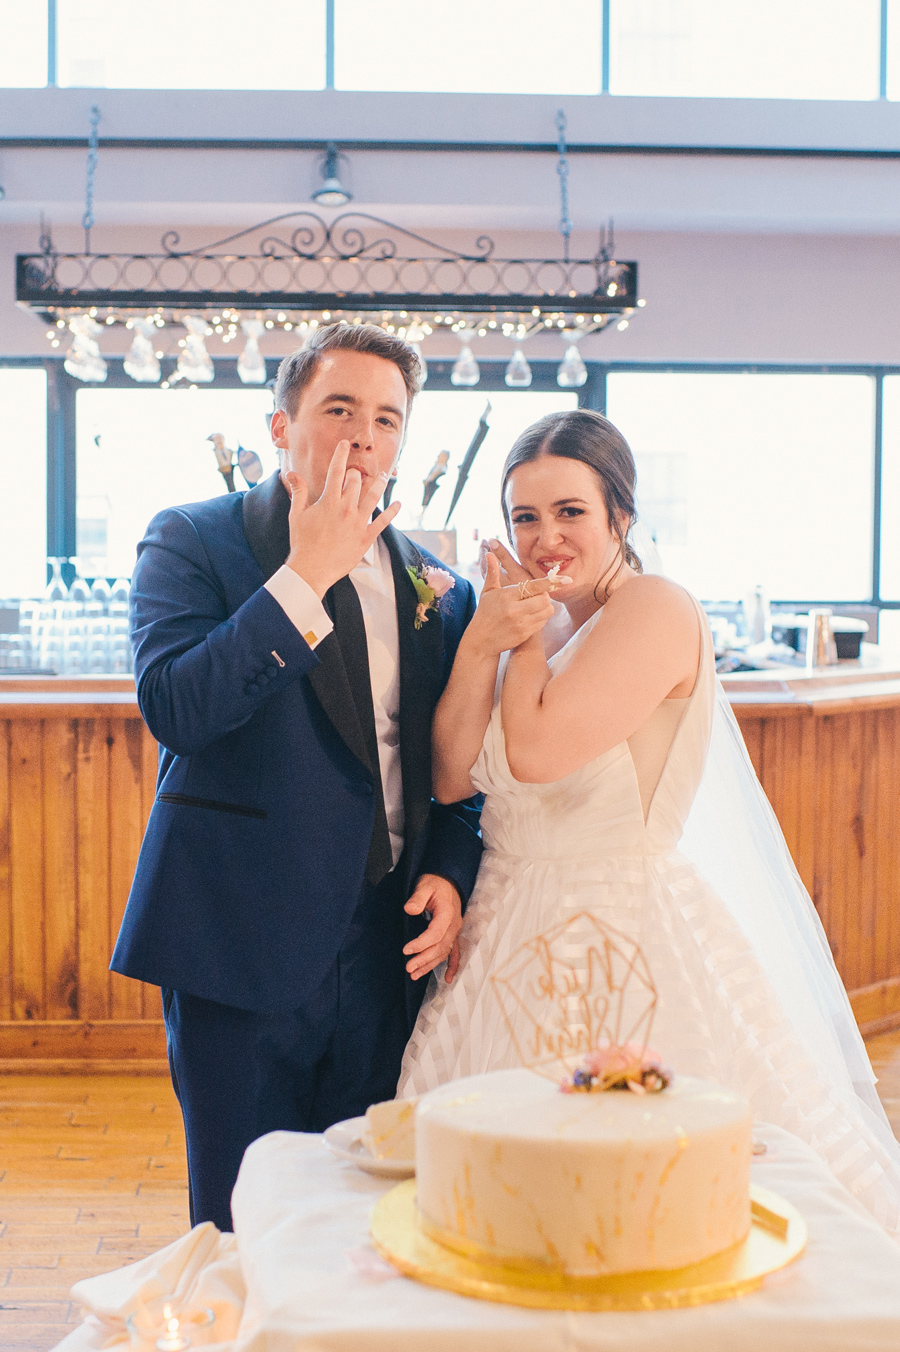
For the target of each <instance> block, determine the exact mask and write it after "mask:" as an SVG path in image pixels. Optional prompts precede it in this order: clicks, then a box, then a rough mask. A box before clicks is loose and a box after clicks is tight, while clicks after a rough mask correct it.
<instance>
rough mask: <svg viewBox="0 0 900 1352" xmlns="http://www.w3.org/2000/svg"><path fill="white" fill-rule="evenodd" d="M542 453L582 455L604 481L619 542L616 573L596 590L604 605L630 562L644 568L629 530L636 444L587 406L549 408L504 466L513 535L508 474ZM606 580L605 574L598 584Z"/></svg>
mask: <svg viewBox="0 0 900 1352" xmlns="http://www.w3.org/2000/svg"><path fill="white" fill-rule="evenodd" d="M543 455H558V456H560V458H561V459H564V460H580V461H581V463H582V464H583V465H587V466H588V468H589V469H592V470H593V471H594V473H595V474H596V476H597V478H598V480H599V482H600V491H601V493H602V494H603V501H604V502H605V504H606V515H607V518H608V520H609V527H610V530H611V531H612V532H613V534H614V535H615V536H616V537H617V539H618V541H619V546H620V549H619V560H618V563H617V565H616V569H615V572H614V573H613V575H612V577H611V578H610V579H609V581H608V582H607V583H606V585H605V586H604V588H603V591H602V593H601V595H599V596H597V588H596V587H595V589H594V595H595V596H596V599H597V601H598V602H599V603H600V604H601V605H603V604H604V602H605V601H606V600H607V599H608V597H609V589H610V587H611V586H612V584H613V582H615V580H616V578H617V577H618V576H619V573H620V572H621V571H622V568H623V566H624V565H625V564H627V565H628V566H629V567H630V568H633V569H634V571H635V572H636V573H641V572H643V566H642V564H641V561H640V559H639V558H638V556H637V554H636V553H635V552H634V549H633V548H632V546H631V543H630V542H629V539H628V533H629V531H630V530H631V527H632V526H633V525H634V522H635V519H636V517H637V510H636V508H635V503H634V490H635V484H636V482H637V471H636V469H635V465H634V457H633V455H632V454H631V447H630V446H629V445H628V442H627V441H626V440H625V438H624V437H623V436H622V433H621V432H620V431H619V429H618V428H617V427H613V425H612V423H611V422H610V421H609V419H608V418H604V416H603V414H602V413H595V412H594V411H593V410H592V409H588V408H573V409H569V410H567V411H566V412H565V413H548V414H547V416H546V417H544V418H540V419H539V420H538V421H537V422H536V423H532V425H531V427H527V428H526V429H525V431H524V432H523V433H522V435H521V436H520V437H519V438H518V440H517V441H516V442H515V444H514V445H513V448H512V450H511V451H510V453H509V455H508V456H507V457H506V463H505V465H504V466H503V483H502V485H501V489H500V494H501V504H502V507H503V517H504V520H505V521H506V530H507V534H508V535H509V537H510V540H511V539H512V522H511V520H510V516H509V510H508V508H507V506H506V485H507V483H508V482H509V476H510V475H511V474H512V472H513V470H515V469H518V467H519V466H520V465H526V464H529V463H530V462H531V461H532V460H538V459H540V457H541V456H543ZM621 515H624V516H625V517H626V519H627V522H628V524H627V526H626V527H625V529H624V530H623V529H622V526H621V524H620V521H619V517H620V516H621ZM602 582H603V578H600V579H599V581H598V583H597V587H599V586H600V584H601V583H602Z"/></svg>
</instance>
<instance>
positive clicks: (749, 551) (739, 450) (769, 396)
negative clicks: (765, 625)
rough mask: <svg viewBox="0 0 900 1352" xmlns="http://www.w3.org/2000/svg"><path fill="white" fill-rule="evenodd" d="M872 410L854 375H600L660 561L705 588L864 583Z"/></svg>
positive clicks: (795, 593)
mask: <svg viewBox="0 0 900 1352" xmlns="http://www.w3.org/2000/svg"><path fill="white" fill-rule="evenodd" d="M874 409H875V382H874V380H873V378H872V377H870V376H863V375H818V374H815V375H814V374H809V375H807V374H803V375H789V374H777V375H775V374H772V375H769V374H750V373H747V374H726V373H709V374H707V373H702V374H701V373H698V374H693V373H680V372H678V373H674V372H673V373H660V374H651V373H639V374H638V373H635V374H631V373H622V374H616V373H613V374H611V375H610V376H609V379H608V382H607V411H608V413H609V416H610V418H611V419H612V421H613V422H614V423H616V425H617V426H618V427H620V428H621V429H622V431H623V432H624V433H625V435H626V436H627V437H628V440H629V441H630V443H631V446H632V449H633V450H634V453H635V459H636V462H637V467H638V494H639V497H640V499H641V509H642V513H643V514H644V515H645V516H646V519H647V524H648V525H649V526H650V528H651V531H652V532H653V533H654V534H655V536H656V539H657V542H658V546H659V550H660V553H661V555H662V559H663V563H664V565H665V568H666V571H667V572H668V573H669V574H670V575H671V576H673V577H674V578H676V579H677V580H678V581H680V582H683V583H684V585H685V586H687V587H689V588H690V589H691V590H692V591H693V592H695V593H696V594H697V595H698V596H700V597H702V598H703V599H704V600H714V599H720V598H725V597H730V598H739V597H743V596H744V595H746V594H748V593H749V592H750V591H751V590H752V589H753V588H754V587H755V586H756V585H757V584H762V586H763V587H764V588H765V590H766V592H767V593H768V595H769V596H771V597H779V598H791V599H797V600H801V599H805V600H816V599H822V600H824V599H828V600H832V601H845V600H846V601H854V600H856V601H858V600H860V599H862V598H863V597H866V596H869V595H870V594H871V589H872V500H873V458H874V444H875V443H874Z"/></svg>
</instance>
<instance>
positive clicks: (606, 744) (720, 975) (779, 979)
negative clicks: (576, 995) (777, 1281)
mask: <svg viewBox="0 0 900 1352" xmlns="http://www.w3.org/2000/svg"><path fill="white" fill-rule="evenodd" d="M634 490H635V468H634V461H633V459H632V456H631V452H630V450H629V447H628V445H627V443H626V441H625V440H624V438H623V437H622V435H621V433H619V432H618V431H617V430H616V428H615V427H613V425H612V424H611V423H609V422H608V421H607V420H606V419H605V418H603V417H602V416H601V415H600V414H597V413H593V412H589V411H587V410H584V409H578V410H574V411H571V412H566V413H555V414H551V415H549V416H548V417H545V418H542V419H541V420H540V421H539V422H537V423H535V424H534V426H533V427H530V428H528V429H527V431H525V432H524V433H523V434H522V436H521V437H520V438H519V439H518V441H517V442H516V443H515V445H514V446H513V448H512V450H511V451H510V453H509V456H508V458H507V461H506V465H505V467H504V471H503V482H502V501H503V511H504V515H505V518H506V522H507V528H508V531H509V535H510V540H511V542H512V544H513V546H514V548H515V552H516V555H517V556H518V558H515V557H513V555H512V554H511V553H510V552H509V551H507V550H506V549H505V548H504V547H503V546H502V545H501V544H500V543H499V542H498V541H491V548H490V552H489V553H487V555H486V556H485V561H484V562H485V569H486V573H485V583H484V590H483V592H482V595H481V599H480V602H479V605H478V610H477V612H476V614H475V617H474V618H473V620H472V622H471V624H470V625H469V628H468V629H467V631H466V634H465V637H464V638H463V640H462V642H461V643H460V646H459V651H458V654H457V657H456V662H455V665H454V668H453V672H452V675H451V677H450V680H449V682H448V684H447V687H446V690H445V692H444V695H443V697H442V699H441V701H440V704H439V706H438V709H437V713H436V717H435V722H434V731H433V743H434V792H435V796H436V797H437V798H438V799H439V800H440V801H442V802H454V801H457V800H459V799H462V798H466V797H469V796H470V795H471V794H472V793H474V792H480V793H483V794H485V805H484V810H483V812H482V819H481V820H482V831H483V836H484V845H485V851H484V856H483V860H482V865H481V869H480V872H479V876H478V881H477V884H476V887H475V891H474V893H473V895H472V898H471V900H470V902H469V905H468V909H467V911H466V915H465V919H464V921H463V927H462V930H461V931H460V935H459V942H458V946H455V947H454V951H453V952H452V953H451V955H450V958H449V960H448V963H447V967H446V970H445V973H444V980H442V981H438V980H437V978H436V976H434V975H433V976H432V977H431V980H430V985H429V990H428V993H427V995H426V998H425V1001H424V1003H423V1006H422V1010H421V1013H420V1015H419V1018H418V1021H417V1023H416V1027H415V1029H414V1032H413V1035H412V1038H411V1039H410V1042H409V1045H408V1047H407V1050H406V1055H405V1057H404V1062H403V1069H402V1072H401V1078H400V1084H399V1089H398V1093H399V1095H400V1096H401V1097H409V1096H412V1095H415V1094H418V1093H423V1092H425V1091H426V1090H428V1089H432V1088H434V1087H435V1086H436V1085H438V1084H442V1083H444V1082H445V1081H447V1080H451V1079H456V1078H458V1077H459V1076H463V1075H474V1074H478V1073H480V1072H483V1071H488V1070H498V1069H502V1068H505V1067H510V1066H516V1065H519V1064H521V1059H522V1058H521V1052H520V1050H519V1048H520V1046H521V1045H522V1043H523V1041H524V1040H525V1039H526V1037H527V1026H526V1025H527V1024H528V1019H529V1013H528V1010H527V1008H524V1007H523V1008H520V1009H519V1010H518V1011H517V1012H514V1013H513V1014H512V1015H510V1012H509V1009H508V1008H507V1009H506V1010H504V1007H503V1006H501V1003H500V1001H499V999H498V997H497V994H496V991H495V989H494V986H493V984H492V982H491V977H492V975H494V974H496V973H497V972H498V971H501V970H502V969H504V964H507V963H509V961H510V959H514V958H515V957H516V955H517V954H518V953H520V952H521V950H522V947H523V944H526V943H527V941H528V940H529V939H531V938H533V937H534V936H536V935H538V934H541V933H542V932H546V931H547V930H549V929H550V928H551V927H552V926H555V925H556V926H558V925H559V924H560V922H565V921H566V919H567V918H569V919H571V920H573V921H574V920H575V919H576V918H579V919H583V918H584V916H585V914H587V915H588V916H589V917H594V918H596V920H597V921H598V922H600V923H602V924H603V925H604V926H605V927H608V928H609V929H612V930H613V931H616V932H617V933H618V934H619V935H622V936H625V937H626V938H627V939H628V940H630V941H631V942H633V943H637V944H639V946H640V949H641V951H642V952H643V955H644V958H645V959H646V962H647V965H648V967H649V971H650V973H651V974H652V980H653V985H654V986H655V990H656V995H657V1003H656V1007H655V1019H654V1023H653V1030H652V1034H651V1040H652V1043H653V1046H654V1048H655V1049H656V1050H657V1051H658V1052H659V1053H660V1054H661V1056H662V1057H663V1059H664V1061H665V1062H666V1063H667V1064H668V1065H670V1066H672V1067H673V1068H674V1069H675V1071H676V1072H677V1073H682V1074H689V1075H697V1076H700V1077H702V1078H706V1079H711V1080H715V1081H717V1082H719V1083H721V1084H725V1085H728V1086H729V1087H731V1088H733V1089H736V1090H739V1091H741V1092H742V1093H744V1094H745V1095H746V1096H747V1097H748V1098H749V1099H750V1101H751V1103H752V1106H753V1110H754V1117H755V1118H756V1119H757V1120H760V1121H764V1122H770V1123H775V1124H777V1125H779V1126H782V1127H784V1128H786V1129H787V1130H788V1131H791V1132H793V1133H794V1134H796V1135H797V1136H800V1137H801V1138H803V1139H804V1140H805V1141H807V1142H808V1143H809V1144H810V1145H811V1146H812V1147H813V1148H814V1149H815V1150H816V1151H817V1152H818V1153H819V1154H820V1155H821V1156H822V1157H823V1158H824V1159H825V1160H826V1161H827V1163H828V1164H829V1165H830V1167H831V1169H832V1171H833V1173H834V1174H835V1176H836V1177H837V1178H839V1179H840V1180H841V1181H842V1182H843V1183H844V1184H845V1185H846V1187H847V1188H848V1189H849V1190H850V1191H851V1192H852V1193H853V1194H854V1195H855V1196H856V1197H857V1198H858V1199H859V1200H860V1201H861V1202H862V1203H863V1204H865V1205H866V1206H867V1207H868V1209H869V1210H870V1211H871V1212H872V1213H873V1214H874V1215H875V1216H876V1218H877V1219H878V1220H879V1221H880V1222H881V1224H883V1225H884V1226H885V1227H886V1228H887V1229H888V1230H890V1231H892V1232H894V1233H895V1234H898V1235H900V1146H898V1144H897V1142H896V1141H895V1139H894V1137H893V1135H892V1133H891V1130H890V1127H889V1125H888V1123H887V1119H886V1118H885V1115H884V1112H883V1109H882V1108H881V1106H880V1104H879V1102H878V1098H877V1095H876V1094H875V1091H874V1078H873V1076H872V1072H871V1067H870V1065H869V1062H868V1058H867V1056H866V1052H865V1048H864V1046H863V1043H862V1040H861V1038H860V1036H859V1033H858V1031H857V1029H856V1025H855V1022H854V1020H853V1015H852V1012H851V1010H850V1006H849V1002H848V1000H847V997H846V993H845V992H844V989H843V986H842V985H841V982H840V978H839V977H838V974H837V971H836V969H835V967H834V963H833V961H832V958H831V954H830V951H829V949H828V946H827V942H826V940H825V936H824V933H823V931H822V929H821V926H820V924H819V921H818V918H817V916H816V914H815V911H814V909H813V906H812V903H811V901H810V900H809V897H808V895H807V894H806V892H805V890H804V888H803V885H802V883H801V882H800V879H799V876H798V875H797V873H796V870H795V869H794V866H793V864H792V862H791V860H790V856H789V854H788V852H787V849H786V846H785V844H784V840H783V837H782V836H781V832H780V830H779V828H778V826H777V823H776V821H775V819H774V816H773V814H772V812H771V809H770V808H769V806H768V803H767V802H766V800H765V797H764V795H763V793H762V790H761V789H760V787H759V784H758V782H757V781H756V779H755V776H754V774H753V770H752V767H751V766H750V763H749V760H748V758H747V754H746V751H745V749H744V747H743V742H742V739H741V736H740V733H739V731H738V729H737V725H736V723H735V722H734V719H733V717H732V716H731V713H730V710H729V709H728V707H727V703H726V701H725V699H724V696H723V695H722V694H721V690H720V689H719V687H718V683H717V681H716V677H715V667H714V658H713V650H712V642H711V638H710V634H709V629H708V626H707V624H706V621H705V617H704V615H703V611H702V610H701V608H700V606H699V604H698V602H697V601H695V600H694V599H693V597H691V596H690V595H689V594H688V593H687V592H686V591H684V590H683V589H682V588H681V587H679V586H677V585H675V584H674V583H673V582H671V581H669V580H668V579H666V578H663V577H660V576H654V575H644V574H642V571H641V563H640V561H639V559H638V557H637V555H636V553H635V551H634V549H633V547H632V545H631V543H630V534H631V529H632V527H633V525H634V522H635V515H636V513H635V502H634ZM551 594H552V596H553V600H551ZM554 602H556V603H557V604H554ZM517 1021H518V1026H517Z"/></svg>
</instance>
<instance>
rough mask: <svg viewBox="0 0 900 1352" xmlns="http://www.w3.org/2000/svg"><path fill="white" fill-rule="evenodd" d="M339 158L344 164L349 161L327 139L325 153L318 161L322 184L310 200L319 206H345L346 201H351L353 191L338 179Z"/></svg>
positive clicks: (332, 142)
mask: <svg viewBox="0 0 900 1352" xmlns="http://www.w3.org/2000/svg"><path fill="white" fill-rule="evenodd" d="M341 160H343V161H344V163H345V164H348V163H349V161H348V160H347V156H346V155H342V154H341V153H340V151H339V150H338V148H337V146H336V145H335V143H334V141H329V142H328V145H327V146H326V147H325V154H324V155H323V156H322V158H321V160H320V161H319V167H320V169H321V173H322V179H323V182H322V186H321V188H317V189H316V191H315V192H314V193H313V195H312V200H313V201H314V202H317V203H318V205H319V206H320V207H345V206H346V205H347V203H348V202H352V201H353V193H352V192H350V190H349V188H345V187H344V185H343V183H342V182H341V180H340V176H339V173H338V171H339V169H340V162H341Z"/></svg>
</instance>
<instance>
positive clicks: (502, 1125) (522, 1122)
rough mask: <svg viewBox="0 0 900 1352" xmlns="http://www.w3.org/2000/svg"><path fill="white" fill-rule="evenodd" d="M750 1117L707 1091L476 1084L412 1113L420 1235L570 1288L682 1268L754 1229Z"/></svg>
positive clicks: (531, 1081)
mask: <svg viewBox="0 0 900 1352" xmlns="http://www.w3.org/2000/svg"><path fill="white" fill-rule="evenodd" d="M750 1156H751V1115H750V1106H749V1104H748V1103H747V1101H746V1100H745V1099H743V1098H741V1097H740V1095H738V1094H735V1093H732V1092H731V1091H730V1090H728V1089H723V1088H720V1087H719V1086H718V1085H715V1084H710V1083H708V1082H707V1081H704V1080H695V1079H689V1078H687V1077H685V1076H679V1077H677V1078H676V1079H675V1080H674V1081H673V1082H672V1083H671V1084H670V1085H669V1087H668V1088H667V1089H665V1090H663V1091H662V1092H661V1093H652V1094H634V1093H631V1092H629V1091H627V1090H624V1091H623V1090H608V1091H607V1092H605V1093H570V1094H564V1093H561V1092H560V1090H559V1088H558V1086H557V1085H555V1084H554V1083H552V1082H551V1081H550V1080H547V1079H545V1078H543V1077H542V1076H540V1075H538V1074H536V1073H535V1072H534V1071H531V1070H500V1071H495V1072H493V1073H491V1074H488V1075H473V1076H470V1077H469V1078H468V1079H463V1080H455V1081H453V1082H452V1083H450V1084H446V1085H443V1086H441V1088H439V1089H435V1090H432V1091H431V1092H430V1093H428V1094H425V1095H424V1096H423V1097H422V1098H420V1100H419V1105H418V1109H417V1112H416V1179H417V1204H418V1210H419V1224H420V1226H421V1227H422V1229H423V1230H424V1231H425V1233H426V1234H427V1235H429V1236H430V1237H431V1238H432V1239H435V1240H437V1241H438V1242H439V1243H441V1244H444V1245H447V1246H448V1247H450V1248H452V1249H455V1250H456V1251H458V1252H460V1253H464V1254H466V1255H468V1256H470V1257H477V1258H481V1259H486V1260H490V1261H494V1262H503V1263H507V1264H512V1265H515V1266H519V1267H525V1268H540V1269H543V1270H547V1269H549V1270H551V1271H559V1272H563V1273H565V1274H568V1275H570V1276H581V1277H585V1276H602V1275H607V1274H612V1273H620V1272H638V1271H647V1270H652V1269H661V1268H679V1267H685V1266H687V1265H688V1264H691V1263H697V1262H700V1261H702V1260H703V1259H704V1258H708V1257H710V1256H711V1255H712V1254H714V1253H718V1252H719V1251H720V1250H723V1249H727V1248H729V1247H730V1246H731V1245H733V1244H737V1243H738V1242H739V1241H740V1240H742V1239H743V1238H744V1237H745V1236H746V1234H747V1231H748V1230H749V1228H750Z"/></svg>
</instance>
